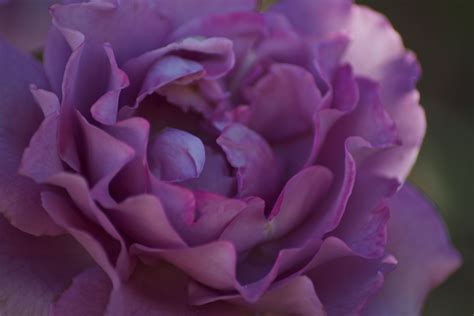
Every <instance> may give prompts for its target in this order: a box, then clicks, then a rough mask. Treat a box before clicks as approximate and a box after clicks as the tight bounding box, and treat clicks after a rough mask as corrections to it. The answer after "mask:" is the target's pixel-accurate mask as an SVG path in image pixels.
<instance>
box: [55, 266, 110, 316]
mask: <svg viewBox="0 0 474 316" xmlns="http://www.w3.org/2000/svg"><path fill="white" fill-rule="evenodd" d="M111 291H112V284H111V283H110V280H109V278H108V276H107V274H105V273H104V272H103V271H102V270H101V269H100V268H98V267H92V268H89V269H87V270H85V271H83V272H82V273H81V274H79V275H78V276H77V277H75V278H74V280H73V281H72V284H71V285H70V286H69V287H68V288H67V290H66V291H64V292H63V293H62V294H61V296H59V297H58V298H57V299H56V301H55V302H54V305H53V306H52V308H51V316H62V315H70V316H84V315H87V316H102V315H104V312H105V309H106V307H107V303H108V301H109V296H110V292H111Z"/></svg>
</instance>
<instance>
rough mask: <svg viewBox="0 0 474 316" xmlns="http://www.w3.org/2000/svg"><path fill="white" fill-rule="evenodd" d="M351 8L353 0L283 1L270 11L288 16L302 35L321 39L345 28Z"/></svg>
mask: <svg viewBox="0 0 474 316" xmlns="http://www.w3.org/2000/svg"><path fill="white" fill-rule="evenodd" d="M351 6H352V1H351V0H283V1H278V2H277V3H276V4H275V5H273V6H272V7H271V8H270V11H271V12H278V13H281V14H283V15H285V16H287V17H288V19H289V20H290V21H291V23H292V24H293V26H294V27H295V28H296V29H297V30H298V31H300V32H301V33H303V34H305V35H314V36H317V37H321V36H324V35H326V34H329V33H333V32H337V31H341V30H342V29H344V28H345V26H346V24H347V22H348V18H349V13H350V9H351Z"/></svg>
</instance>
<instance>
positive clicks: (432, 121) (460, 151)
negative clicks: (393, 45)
mask: <svg viewBox="0 0 474 316" xmlns="http://www.w3.org/2000/svg"><path fill="white" fill-rule="evenodd" d="M274 1H275V0H264V2H267V3H268V2H274ZM356 3H359V4H365V5H368V6H370V7H372V8H374V9H376V10H377V11H379V12H382V13H384V14H385V15H386V16H388V18H389V19H390V20H391V22H392V23H393V24H394V26H395V28H396V29H397V30H398V31H399V32H400V33H401V35H402V37H403V38H404V41H405V44H406V46H407V47H408V48H410V49H411V50H413V51H415V52H416V54H417V55H418V59H419V60H420V62H421V65H422V67H423V78H422V80H421V82H420V83H419V89H420V91H421V96H422V104H423V105H424V108H425V110H426V114H427V117H428V134H427V136H426V140H425V144H424V147H423V149H422V151H421V154H420V157H419V160H418V163H417V165H416V167H415V170H414V171H413V173H412V175H411V181H412V182H414V183H415V184H417V185H418V186H419V187H420V188H422V190H424V191H425V192H426V193H427V194H428V195H429V196H430V197H431V198H432V200H433V201H434V202H436V204H437V205H438V206H439V210H440V213H441V215H442V216H443V218H444V219H445V221H446V223H447V226H448V229H449V231H450V234H451V238H452V241H453V243H454V245H455V246H456V247H457V248H458V249H459V250H460V252H461V254H462V256H463V259H464V264H463V266H462V268H461V269H460V270H458V271H457V272H456V273H455V274H454V275H453V276H452V277H451V278H450V279H449V280H448V281H447V282H445V283H444V284H443V285H442V286H441V287H439V288H438V289H436V290H435V291H433V292H432V293H431V295H430V296H429V298H428V301H427V302H426V305H425V308H424V312H423V315H424V316H458V315H459V316H464V315H467V316H470V315H474V0H356ZM406 316H408V315H406ZM410 316H411V315H410Z"/></svg>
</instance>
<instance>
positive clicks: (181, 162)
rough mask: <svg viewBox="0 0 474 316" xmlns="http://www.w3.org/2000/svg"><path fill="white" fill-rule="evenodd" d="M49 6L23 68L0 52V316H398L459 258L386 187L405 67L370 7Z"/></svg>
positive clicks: (171, 1)
mask: <svg viewBox="0 0 474 316" xmlns="http://www.w3.org/2000/svg"><path fill="white" fill-rule="evenodd" d="M3 2H6V1H3ZM25 2H27V1H25ZM32 2H34V1H33V0H32ZM45 2H47V1H45ZM36 3H37V4H38V2H36ZM3 5H4V6H8V5H11V3H10V4H3ZM25 8H29V9H25V10H30V11H31V7H28V6H25ZM4 10H6V7H4ZM44 10H46V9H44ZM40 11H41V10H39V8H38V10H37V11H36V12H28V13H24V14H30V15H31V14H44V12H43V11H41V12H40ZM45 12H46V11H45ZM3 14H7V15H8V13H5V11H4V12H3ZM50 14H51V21H52V27H51V28H50V30H49V34H48V38H47V40H46V44H45V50H44V56H43V64H40V63H38V62H37V61H36V60H35V59H34V58H33V57H31V56H28V55H27V54H26V53H21V52H19V51H17V50H16V49H15V48H13V46H11V45H10V44H7V43H6V41H1V42H0V154H1V161H0V210H1V212H2V214H3V216H1V221H0V313H1V314H2V315H6V316H7V315H14V316H17V315H58V316H63V315H87V316H89V315H114V316H115V315H124V316H128V315H185V316H187V315H330V316H332V315H341V316H346V315H373V316H380V315H417V314H419V313H420V310H421V308H422V303H423V300H424V298H425V297H426V295H427V294H428V292H429V291H430V290H431V289H432V288H433V287H434V286H437V285H438V284H439V283H441V282H442V281H443V280H445V278H446V277H447V276H448V275H449V274H450V273H452V272H453V271H454V270H455V269H456V268H457V267H458V266H459V265H460V258H459V255H458V253H457V252H456V251H455V250H454V249H453V248H452V246H451V245H450V242H449V240H448V237H447V234H446V231H445V228H444V226H443V223H442V221H441V220H440V218H439V217H438V215H437V214H436V212H435V210H434V207H433V205H432V204H431V203H430V202H428V201H427V200H426V198H425V197H424V196H423V195H422V194H420V192H419V191H417V190H416V189H414V188H413V187H412V186H411V185H409V184H406V183H405V180H406V177H407V175H408V174H409V172H410V169H411V168H412V166H413V164H414V162H415V159H416V157H417V154H418V151H419V149H420V145H421V143H422V139H423V136H424V133H425V115H424V112H423V110H422V108H421V107H420V105H419V94H418V92H417V90H416V87H415V84H416V82H417V80H418V78H419V76H420V68H419V65H418V63H417V61H416V58H415V57H414V55H413V53H411V52H409V51H407V50H406V49H405V48H404V46H403V44H402V41H401V39H400V36H399V35H398V34H397V33H396V32H395V31H394V30H393V28H392V26H391V25H390V24H389V22H387V20H386V19H385V18H384V17H383V16H381V15H380V14H378V13H376V12H374V11H372V10H370V9H368V8H365V7H361V6H358V5H355V4H353V3H352V2H351V1H350V0H283V1H280V2H278V3H277V4H275V5H273V6H271V7H270V8H268V9H265V10H262V9H261V8H259V7H258V6H257V1H256V0H225V1H224V0H179V1H178V0H95V1H91V2H81V1H67V3H65V4H56V5H53V6H52V7H51V8H50ZM33 20H34V19H33ZM33 20H32V21H33ZM2 23H6V22H4V21H2ZM27 23H28V22H27ZM6 24H8V23H6ZM1 25H2V28H3V30H2V31H5V30H6V28H7V27H8V25H3V24H1ZM23 26H24V25H23ZM28 26H29V27H31V29H32V30H33V31H34V29H35V24H34V23H33V22H31V24H30V25H28ZM11 27H12V29H10V31H13V28H14V26H11ZM4 33H8V32H7V31H5V32H4ZM10 34H14V33H11V32H10ZM24 35H25V34H24ZM26 35H28V34H26ZM30 35H34V34H30ZM13 37H14V36H13ZM23 39H25V38H23ZM20 42H21V41H20ZM27 42H28V41H27ZM23 48H25V49H31V48H32V47H28V45H26V46H23Z"/></svg>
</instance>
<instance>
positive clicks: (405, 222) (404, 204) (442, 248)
mask: <svg viewBox="0 0 474 316" xmlns="http://www.w3.org/2000/svg"><path fill="white" fill-rule="evenodd" d="M390 210H391V219H390V221H389V226H388V244H387V251H388V252H389V253H391V254H393V255H395V257H396V258H397V260H398V266H397V268H396V269H395V270H394V271H393V272H391V273H389V274H388V275H387V276H386V280H385V283H384V285H383V287H382V289H381V291H380V292H379V293H378V294H377V295H376V296H375V297H374V298H373V299H372V300H371V301H370V303H369V305H368V307H367V308H366V313H365V314H364V315H381V314H383V315H418V314H419V313H420V310H421V307H422V304H423V301H424V299H425V298H426V296H427V294H428V293H429V291H430V290H431V289H432V288H433V287H435V286H437V285H439V284H440V283H441V282H443V281H444V280H445V279H446V278H447V277H448V276H449V275H450V274H451V273H453V272H454V271H455V270H456V269H457V268H458V267H459V266H460V264H461V258H460V256H459V254H458V252H457V251H456V250H455V249H454V248H453V247H452V245H451V243H450V241H449V239H448V236H447V232H446V228H445V227H444V225H443V222H442V221H441V219H440V218H439V216H438V215H437V214H436V211H435V209H434V206H433V205H432V204H431V203H430V202H429V201H427V200H426V198H425V197H424V196H423V195H422V194H421V193H420V192H418V191H417V190H415V189H414V188H413V187H412V186H411V185H408V184H406V185H405V186H404V187H403V188H402V189H401V190H400V191H399V192H398V193H397V194H396V195H395V197H394V198H393V199H392V200H391V201H390Z"/></svg>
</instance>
